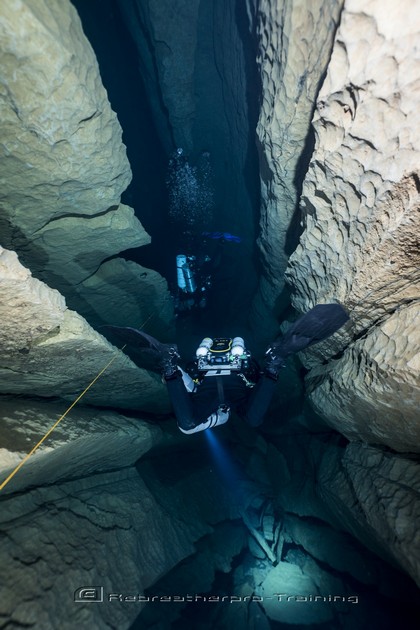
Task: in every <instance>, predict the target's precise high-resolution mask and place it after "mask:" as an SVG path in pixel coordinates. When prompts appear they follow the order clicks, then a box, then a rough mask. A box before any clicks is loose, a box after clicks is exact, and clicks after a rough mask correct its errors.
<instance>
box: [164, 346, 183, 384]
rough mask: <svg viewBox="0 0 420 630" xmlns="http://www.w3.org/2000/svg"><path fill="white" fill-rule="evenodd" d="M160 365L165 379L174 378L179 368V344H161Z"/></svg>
mask: <svg viewBox="0 0 420 630" xmlns="http://www.w3.org/2000/svg"><path fill="white" fill-rule="evenodd" d="M161 351H162V354H161V358H160V367H161V368H162V373H163V377H164V378H165V379H169V378H174V377H175V375H176V372H177V369H178V359H179V358H180V355H179V353H178V346H177V345H176V344H175V343H174V344H162V345H161Z"/></svg>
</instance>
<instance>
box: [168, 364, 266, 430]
mask: <svg viewBox="0 0 420 630" xmlns="http://www.w3.org/2000/svg"><path fill="white" fill-rule="evenodd" d="M252 376H253V377H254V379H253V380H254V382H255V380H256V379H255V373H254V374H253V375H252ZM258 376H259V378H258V382H257V383H256V385H254V386H253V387H250V386H249V385H247V382H246V380H245V379H244V378H243V377H242V376H241V375H240V374H238V373H235V372H232V373H231V374H229V375H224V376H206V377H204V378H203V380H202V381H201V383H200V384H199V385H198V386H197V389H196V391H195V392H193V393H190V392H188V391H187V389H186V388H185V385H184V382H183V380H182V374H181V372H179V371H178V372H176V373H175V374H174V376H173V377H171V378H169V379H166V384H167V387H168V392H169V397H170V399H171V403H172V406H173V409H174V412H175V416H176V418H177V421H178V425H179V426H180V427H181V428H182V429H185V430H190V429H193V428H194V427H197V426H198V425H200V424H202V423H203V422H205V421H206V420H207V418H209V416H211V414H212V413H215V412H216V411H217V410H218V408H219V406H220V405H227V406H228V407H229V408H230V409H231V410H233V411H236V412H237V413H238V414H239V415H240V416H241V417H243V418H244V419H245V421H246V422H247V423H248V424H250V425H251V426H254V427H256V426H258V425H260V424H261V423H262V422H263V420H264V416H265V414H266V412H267V409H268V406H269V404H270V402H271V399H272V397H273V393H274V390H275V387H276V381H275V380H273V379H272V378H270V377H268V376H266V375H265V374H262V375H259V374H258ZM248 377H249V375H248V376H247V379H248ZM248 382H250V381H249V380H248ZM221 386H222V388H221ZM221 389H222V391H221Z"/></svg>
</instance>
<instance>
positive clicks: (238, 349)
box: [230, 337, 245, 357]
mask: <svg viewBox="0 0 420 630" xmlns="http://www.w3.org/2000/svg"><path fill="white" fill-rule="evenodd" d="M230 352H231V354H232V355H233V356H234V357H240V356H242V355H243V354H244V353H245V342H244V340H243V339H242V337H234V339H233V341H232V349H231V351H230Z"/></svg>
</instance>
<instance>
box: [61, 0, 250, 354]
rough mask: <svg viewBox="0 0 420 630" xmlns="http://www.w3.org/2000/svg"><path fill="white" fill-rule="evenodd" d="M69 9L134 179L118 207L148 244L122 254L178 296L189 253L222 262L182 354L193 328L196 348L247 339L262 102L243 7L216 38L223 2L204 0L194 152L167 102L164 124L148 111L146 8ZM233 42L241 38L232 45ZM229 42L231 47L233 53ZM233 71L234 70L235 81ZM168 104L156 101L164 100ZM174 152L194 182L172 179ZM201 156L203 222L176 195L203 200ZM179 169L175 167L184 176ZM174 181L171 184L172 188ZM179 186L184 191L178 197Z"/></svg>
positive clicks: (103, 5) (183, 334)
mask: <svg viewBox="0 0 420 630" xmlns="http://www.w3.org/2000/svg"><path fill="white" fill-rule="evenodd" d="M73 4H74V5H75V7H76V8H77V10H78V12H79V14H80V17H81V19H82V23H83V28H84V30H85V32H86V34H87V36H88V38H89V39H90V41H91V44H92V46H93V47H94V49H95V52H96V55H97V58H98V62H99V65H100V70H101V74H102V78H103V82H104V85H105V87H106V89H107V91H108V95H109V98H110V101H111V104H112V106H113V108H114V110H116V111H117V114H118V117H119V120H120V123H121V125H122V128H123V141H124V142H125V144H126V146H127V151H128V157H129V160H130V164H131V167H132V171H133V181H132V183H131V185H130V187H129V188H128V190H127V191H126V193H125V194H124V196H123V199H122V201H123V202H125V203H128V204H129V205H132V206H133V207H134V209H135V212H136V214H137V216H138V218H139V219H140V221H141V222H142V224H143V225H144V227H145V228H146V230H147V231H148V232H149V234H150V235H151V237H152V243H151V244H150V245H149V246H145V247H142V248H140V249H137V250H128V251H126V252H124V253H123V256H124V257H125V258H128V259H132V260H135V261H136V262H139V263H141V264H143V265H145V266H150V267H152V268H154V269H156V270H157V271H159V272H160V273H162V274H163V275H164V277H165V278H166V279H167V280H168V282H169V284H170V287H171V289H172V292H173V293H174V292H175V289H176V268H175V257H176V255H177V254H179V253H183V250H187V252H186V253H187V254H188V253H193V254H194V255H195V254H197V252H198V251H200V252H202V251H205V252H206V253H207V252H208V253H209V254H210V255H211V257H212V259H216V258H217V267H216V268H215V269H214V270H213V272H212V278H211V280H212V287H211V290H210V291H208V296H207V297H208V299H207V307H206V308H205V309H202V310H200V309H195V310H194V312H191V313H188V314H187V316H185V314H184V315H183V317H182V318H179V319H178V324H179V325H178V343H180V344H181V347H182V346H183V342H184V341H185V351H191V348H190V346H189V336H190V333H191V332H192V331H194V342H192V343H196V336H197V335H198V336H200V335H201V336H203V335H202V331H204V330H205V329H207V330H210V329H211V331H212V332H213V334H215V332H216V331H217V333H218V334H220V335H228V334H231V335H233V336H234V335H235V334H238V333H240V332H242V334H243V333H244V331H245V327H246V324H247V318H248V311H249V305H250V303H251V300H252V298H253V295H254V293H255V288H256V283H257V279H258V262H257V261H258V257H257V255H256V245H255V243H256V230H257V225H258V218H259V216H258V215H259V166H258V155H257V150H256V146H255V127H256V123H257V117H258V101H259V98H260V85H259V80H258V73H257V67H256V50H255V47H256V41H255V39H254V40H253V37H252V33H251V32H250V28H251V26H250V25H249V24H248V23H247V22H248V18H247V14H246V12H245V10H244V9H243V8H242V9H241V7H240V5H239V3H235V2H231V3H230V5H231V7H230V11H231V13H232V15H229V19H230V20H231V23H230V24H229V29H230V30H229V29H227V30H226V32H221V33H218V31H217V29H218V28H219V27H220V23H221V20H223V17H224V16H223V7H222V6H218V3H216V4H214V5H213V3H208V2H202V3H200V7H199V12H198V14H197V16H196V19H197V24H196V28H197V41H196V52H195V57H194V60H193V62H194V64H195V67H194V75H193V76H192V81H193V82H194V98H195V103H194V111H193V112H192V113H191V116H190V118H189V119H188V120H187V121H182V124H181V123H180V124H179V127H180V128H181V129H186V128H188V131H189V133H190V135H191V140H190V142H189V146H186V147H182V146H181V147H179V146H178V144H177V143H176V142H177V140H176V139H175V136H176V133H177V127H176V121H175V123H174V122H173V121H172V120H171V116H170V112H168V111H167V108H166V106H165V105H162V104H161V108H162V111H163V114H164V115H165V116H166V119H167V120H166V125H164V124H163V123H162V122H161V119H162V112H160V113H159V112H156V111H153V109H151V100H152V101H153V95H151V92H152V88H150V85H149V87H148V84H147V83H146V82H147V80H149V81H150V77H149V79H145V78H144V76H142V73H141V68H142V67H143V68H144V66H145V64H146V61H145V58H144V57H145V53H143V58H142V57H141V54H142V53H141V50H140V58H139V46H140V44H139V43H138V42H136V41H135V40H134V39H133V28H134V27H133V28H131V29H130V22H129V21H130V20H135V19H137V20H138V23H136V28H135V29H134V31H136V29H137V32H138V31H139V30H140V31H141V29H143V31H141V32H142V34H143V35H144V36H145V37H146V38H147V37H149V36H150V35H147V33H146V34H145V33H144V29H145V28H146V18H145V17H144V15H141V9H140V8H138V7H137V5H135V3H133V5H132V13H130V14H128V13H127V4H124V3H119V2H118V0H106V2H88V3H86V2H80V1H79V0H75V1H74V2H73ZM136 7H137V8H136ZM192 17H193V16H192V14H191V18H192ZM131 25H133V22H131ZM209 26H210V27H209ZM180 37H181V36H180ZM218 37H220V41H217V38H218ZM230 38H233V39H234V40H235V41H233V42H231V41H230ZM230 44H232V47H233V49H232V50H229V46H230ZM150 45H151V44H149V46H150ZM155 46H157V44H155ZM156 50H157V49H156ZM181 62H182V59H181ZM154 63H158V62H156V61H155V62H154ZM231 64H235V65H237V66H238V68H237V69H238V73H237V75H236V76H235V75H234V74H233V68H232V66H231ZM174 82H175V79H174ZM162 89H163V88H162ZM167 90H168V92H170V90H173V92H174V94H173V95H172V94H171V93H170V95H169V96H170V97H171V98H173V99H177V98H178V99H179V98H180V95H179V94H178V93H177V86H176V85H175V84H174V85H172V86H169V88H167ZM169 96H168V97H167V98H169ZM163 97H164V95H163V96H162V95H159V98H160V100H162V99H163ZM171 124H172V127H171ZM233 124H234V125H235V128H232V126H233ZM168 130H169V131H168ZM185 133H186V132H185ZM179 134H180V132H179ZM177 148H182V149H183V151H184V156H185V166H186V168H187V167H188V168H190V171H189V173H190V181H188V179H187V178H188V173H185V174H184V177H183V179H182V176H183V173H182V172H181V173H180V176H179V177H178V182H177V181H176V177H174V176H173V175H174V173H173V171H174V168H172V173H171V167H170V162H171V161H172V162H173V159H172V160H171V158H173V156H174V155H176V149H177ZM203 155H204V156H208V157H206V158H204V159H207V169H206V165H204V168H205V171H206V172H205V173H204V177H205V178H206V179H207V181H206V182H205V183H204V184H203V183H202V181H198V186H199V187H200V186H201V188H202V190H199V191H198V194H201V196H203V195H205V194H207V196H208V197H211V201H210V202H209V204H208V207H207V208H205V209H204V210H203V209H201V211H202V213H203V215H205V216H198V215H199V208H198V206H199V205H200V200H199V201H198V203H197V204H196V205H195V207H194V204H191V203H189V202H188V201H187V202H185V199H182V200H181V201H179V197H180V196H181V195H184V196H189V197H190V198H191V197H193V196H194V194H197V190H196V189H195V188H194V187H197V181H191V180H193V179H196V178H195V174H194V173H196V172H197V170H198V177H199V176H200V168H201V169H202V163H203ZM184 156H183V159H184ZM181 170H182V169H181V167H180V166H179V168H178V171H179V172H180V171H181ZM184 170H185V169H184ZM192 173H193V174H192ZM171 174H172V181H171V182H170V183H169V184H168V180H169V179H171ZM175 175H176V174H175ZM180 180H182V181H180ZM177 183H178V187H179V188H178V190H174V188H175V187H176V186H177ZM182 187H184V190H183V191H182ZM188 187H189V189H188ZM186 188H187V190H185V189H186ZM171 195H172V197H171ZM171 198H172V208H171ZM174 199H175V201H174ZM177 203H178V207H176V208H175V209H174V208H173V206H174V204H175V205H176V204H177ZM203 203H205V202H201V204H203ZM183 204H184V205H183ZM185 205H187V207H185ZM171 210H172V215H171ZM203 231H206V232H210V233H212V232H215V231H216V232H220V231H222V232H228V233H232V234H234V235H238V237H239V238H238V240H239V239H240V241H241V242H240V243H236V242H226V243H225V245H224V246H223V247H218V245H220V243H216V242H212V241H211V240H210V239H207V240H206V241H205V242H204V241H203V238H202V237H201V233H202V232H203ZM188 249H189V250H190V251H188ZM181 320H182V321H181ZM240 329H241V330H240ZM205 334H206V333H205Z"/></svg>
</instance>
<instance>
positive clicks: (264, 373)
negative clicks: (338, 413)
mask: <svg viewBox="0 0 420 630" xmlns="http://www.w3.org/2000/svg"><path fill="white" fill-rule="evenodd" d="M348 320H349V316H348V314H347V313H346V311H345V310H344V308H343V307H342V306H341V305H340V304H318V305H316V306H315V307H314V308H312V309H311V310H310V311H309V312H308V313H306V314H304V315H302V316H301V317H299V318H298V319H297V320H296V322H294V323H293V324H292V325H291V326H290V327H289V329H288V330H287V331H286V333H285V334H284V335H283V337H281V338H280V339H278V340H276V341H274V342H273V343H272V344H271V345H270V346H269V348H268V349H267V351H266V359H265V365H264V369H263V370H260V368H259V366H258V364H257V362H256V361H255V360H254V359H253V358H252V357H251V355H250V353H249V352H248V351H247V350H246V348H245V343H244V340H243V339H242V338H241V337H235V338H233V339H230V338H214V339H212V338H210V337H205V338H204V339H203V340H202V342H201V343H200V345H199V346H198V348H197V350H196V359H195V361H194V362H193V364H192V365H191V366H190V367H188V368H186V369H185V370H183V369H182V368H181V367H180V366H179V362H180V355H179V353H178V347H177V345H176V344H162V343H160V342H159V341H158V340H157V339H154V338H153V337H151V336H150V335H147V334H146V333H144V332H142V331H140V330H137V329H135V328H122V327H118V326H106V328H108V329H109V330H110V331H111V332H112V333H114V334H116V335H117V336H118V337H119V338H122V339H123V340H124V341H125V342H126V343H127V345H128V348H129V350H130V349H131V353H130V352H128V354H129V355H130V356H131V357H132V358H133V360H134V361H135V362H136V363H137V364H138V365H140V366H141V367H145V365H146V364H145V359H147V358H148V359H149V367H148V369H154V370H155V371H159V372H160V373H161V374H162V375H163V378H164V380H165V382H166V385H167V388H168V393H169V398H170V400H171V403H172V406H173V409H174V412H175V416H176V419H177V423H178V427H179V429H180V430H181V431H182V432H183V433H187V434H191V433H197V432H198V431H204V430H206V429H210V428H212V427H215V426H219V425H222V424H225V422H227V420H228V419H229V416H230V412H231V411H232V410H234V411H236V412H237V413H238V414H239V415H240V416H241V417H242V418H244V419H245V421H246V422H247V423H248V424H249V425H250V426H252V427H257V426H259V425H260V424H261V423H262V422H263V420H264V417H265V414H266V413H267V411H268V408H269V405H270V403H271V400H272V397H273V394H274V391H275V388H276V382H277V379H278V375H279V372H280V370H281V368H283V367H284V366H285V361H286V358H287V357H288V356H289V355H291V354H295V353H296V352H300V351H301V350H304V349H305V348H309V347H310V346H312V345H314V344H316V343H319V342H320V341H323V340H324V339H327V338H328V337H330V336H331V335H333V334H334V333H335V332H337V331H338V330H339V329H340V328H341V327H342V326H343V325H344V324H345V323H346V322H347V321H348ZM145 344H146V347H145ZM136 359H137V360H136ZM150 361H151V362H150ZM153 362H154V365H153Z"/></svg>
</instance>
